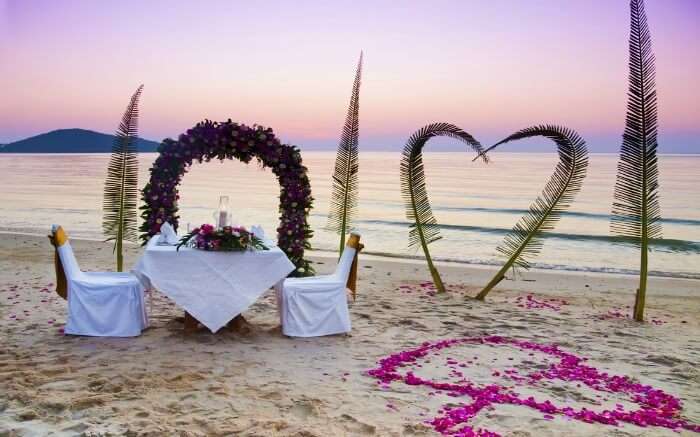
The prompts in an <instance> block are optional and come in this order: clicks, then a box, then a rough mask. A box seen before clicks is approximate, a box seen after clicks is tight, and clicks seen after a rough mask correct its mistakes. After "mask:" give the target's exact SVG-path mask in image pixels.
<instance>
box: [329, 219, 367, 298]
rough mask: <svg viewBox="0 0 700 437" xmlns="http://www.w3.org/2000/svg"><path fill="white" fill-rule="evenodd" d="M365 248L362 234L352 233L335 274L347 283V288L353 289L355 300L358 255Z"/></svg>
mask: <svg viewBox="0 0 700 437" xmlns="http://www.w3.org/2000/svg"><path fill="white" fill-rule="evenodd" d="M363 248H364V245H363V244H361V243H360V234H359V233H357V232H352V233H350V238H348V242H347V243H346V244H345V249H343V255H341V257H340V260H338V266H337V267H336V269H335V273H334V276H335V277H336V278H338V279H340V280H341V281H342V282H345V283H346V284H347V288H349V289H350V290H351V291H352V298H353V300H354V299H355V297H356V293H357V255H358V254H359V253H360V251H361V250H362V249H363Z"/></svg>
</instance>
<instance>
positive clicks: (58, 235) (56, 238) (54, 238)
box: [49, 226, 68, 299]
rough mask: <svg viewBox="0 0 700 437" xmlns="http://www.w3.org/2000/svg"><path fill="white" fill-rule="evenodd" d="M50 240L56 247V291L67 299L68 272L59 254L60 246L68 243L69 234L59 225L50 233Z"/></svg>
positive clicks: (54, 259) (54, 253)
mask: <svg viewBox="0 0 700 437" xmlns="http://www.w3.org/2000/svg"><path fill="white" fill-rule="evenodd" d="M49 241H50V242H51V245H52V246H53V247H54V251H53V263H54V267H55V269H56V293H58V295H59V296H61V297H62V298H64V299H66V298H67V296H68V284H67V282H66V272H64V271H63V264H61V258H60V257H59V255H58V248H59V247H61V246H63V245H64V244H66V242H67V241H68V234H66V231H64V230H63V228H62V227H60V226H58V227H57V228H56V229H54V230H53V231H52V233H51V235H49Z"/></svg>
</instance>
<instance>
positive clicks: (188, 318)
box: [185, 311, 199, 334]
mask: <svg viewBox="0 0 700 437" xmlns="http://www.w3.org/2000/svg"><path fill="white" fill-rule="evenodd" d="M198 324H199V322H198V321H197V319H195V318H194V317H192V315H191V314H190V313H188V312H187V311H185V334H192V333H194V332H197V325H198Z"/></svg>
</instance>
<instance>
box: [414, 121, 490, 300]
mask: <svg viewBox="0 0 700 437" xmlns="http://www.w3.org/2000/svg"><path fill="white" fill-rule="evenodd" d="M440 136H441V137H449V138H454V139H456V140H459V141H461V142H463V143H465V144H466V145H468V146H469V147H470V148H471V149H472V150H474V151H475V152H477V153H478V154H479V155H478V156H477V158H478V157H481V159H483V160H484V162H488V158H487V157H486V154H484V153H483V149H482V148H481V144H479V142H478V141H477V140H475V139H474V137H472V136H471V135H469V134H468V133H467V132H465V131H463V130H462V129H460V128H458V127H457V126H455V125H453V124H449V123H433V124H429V125H427V126H424V127H422V128H420V129H419V130H417V131H416V132H414V133H413V135H411V137H410V138H409V139H408V142H407V143H406V145H405V146H404V148H403V156H402V158H401V196H402V197H403V200H404V204H405V205H406V218H407V219H408V220H410V221H411V222H412V223H411V225H410V231H409V235H408V246H409V247H417V246H419V245H420V246H421V247H422V248H423V253H424V254H425V260H426V261H427V263H428V269H429V270H430V274H431V276H432V277H433V283H434V284H435V288H436V289H437V291H438V292H439V293H442V292H444V291H445V285H444V284H443V282H442V279H441V278H440V273H438V271H437V268H435V265H434V264H433V260H432V258H431V257H430V251H429V250H428V245H429V244H430V243H432V242H434V241H437V240H439V239H440V238H442V237H441V236H440V227H439V225H438V222H437V220H436V219H435V216H434V215H433V211H432V209H431V208H430V201H429V200H428V192H427V191H426V189H425V172H424V169H423V147H424V146H425V143H427V142H428V140H429V139H431V138H433V137H440Z"/></svg>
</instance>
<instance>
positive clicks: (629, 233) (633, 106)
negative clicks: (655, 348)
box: [610, 0, 661, 322]
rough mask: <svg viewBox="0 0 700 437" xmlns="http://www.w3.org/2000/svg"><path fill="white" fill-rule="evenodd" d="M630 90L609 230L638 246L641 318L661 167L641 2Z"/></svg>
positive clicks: (633, 30) (634, 8)
mask: <svg viewBox="0 0 700 437" xmlns="http://www.w3.org/2000/svg"><path fill="white" fill-rule="evenodd" d="M630 19H631V27H630V41H629V91H628V93H627V96H628V100H627V117H626V121H625V132H624V134H623V136H622V147H621V149H620V161H619V163H618V166H617V182H616V184H615V194H614V201H613V206H612V219H611V223H610V228H611V231H612V232H613V233H614V234H616V235H618V236H621V237H625V238H626V239H630V240H632V242H633V243H634V244H636V245H637V246H638V247H639V248H640V250H641V262H640V269H639V288H638V289H637V295H636V298H635V302H634V314H633V316H634V319H635V320H637V321H640V322H641V321H643V320H644V301H645V297H646V288H647V273H648V252H649V239H652V238H661V211H660V209H659V181H658V178H659V170H658V167H657V158H656V148H657V141H656V131H657V112H656V87H655V71H654V54H653V52H652V50H651V35H650V33H649V26H648V25H647V18H646V14H645V12H644V2H643V1H642V0H632V1H631V2H630Z"/></svg>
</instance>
